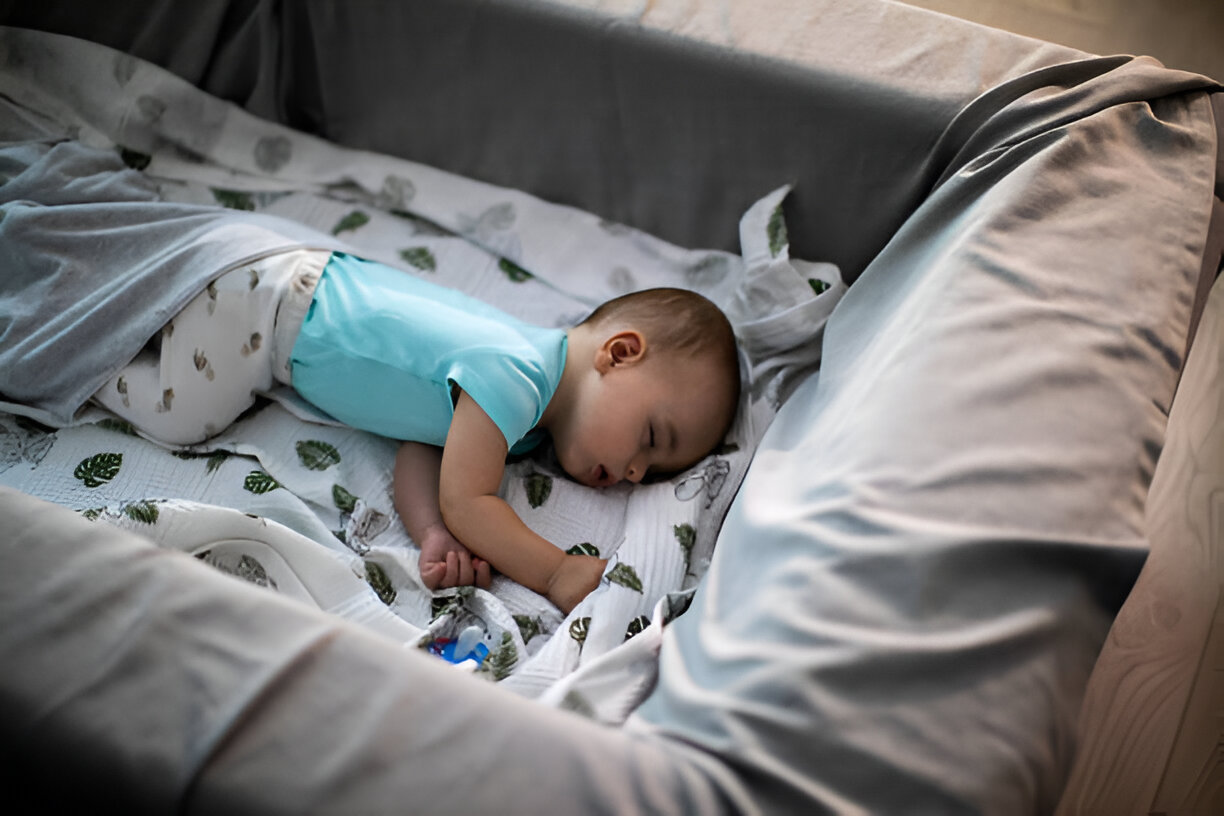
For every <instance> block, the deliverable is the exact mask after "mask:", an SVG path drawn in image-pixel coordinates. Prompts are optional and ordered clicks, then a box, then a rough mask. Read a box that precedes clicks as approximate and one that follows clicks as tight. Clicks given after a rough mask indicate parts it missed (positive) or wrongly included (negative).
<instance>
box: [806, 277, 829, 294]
mask: <svg viewBox="0 0 1224 816" xmlns="http://www.w3.org/2000/svg"><path fill="white" fill-rule="evenodd" d="M808 286H810V287H812V291H813V292H815V293H816V294H818V295H823V294H824V293H825V292H827V291H829V290H830V289H832V288H833V287H832V286H830V285H829V284H827V283H825V282H824V281H822V280H821V279H820V278H808Z"/></svg>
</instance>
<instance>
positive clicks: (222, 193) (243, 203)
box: [210, 187, 255, 210]
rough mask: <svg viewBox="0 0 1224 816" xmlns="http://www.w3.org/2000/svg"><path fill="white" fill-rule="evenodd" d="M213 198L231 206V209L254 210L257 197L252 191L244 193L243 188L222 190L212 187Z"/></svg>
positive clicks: (225, 205)
mask: <svg viewBox="0 0 1224 816" xmlns="http://www.w3.org/2000/svg"><path fill="white" fill-rule="evenodd" d="M210 189H211V190H212V194H213V198H214V199H216V201H217V203H218V204H220V205H221V206H222V207H229V208H230V209H231V210H254V209H255V199H254V198H252V197H251V194H250V193H244V192H242V191H241V190H222V189H221V188H219V187H212V188H210Z"/></svg>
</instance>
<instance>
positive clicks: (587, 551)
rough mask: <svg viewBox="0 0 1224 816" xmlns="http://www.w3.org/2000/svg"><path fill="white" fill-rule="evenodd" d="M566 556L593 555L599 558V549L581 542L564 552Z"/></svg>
mask: <svg viewBox="0 0 1224 816" xmlns="http://www.w3.org/2000/svg"><path fill="white" fill-rule="evenodd" d="M565 553H566V555H593V556H595V557H596V558H598V557H599V549H598V548H597V547H596V546H595V545H594V544H592V543H591V542H589V541H583V542H582V543H581V544H575V545H574V546H572V547H570V548H569V549H568V550H566V551H565Z"/></svg>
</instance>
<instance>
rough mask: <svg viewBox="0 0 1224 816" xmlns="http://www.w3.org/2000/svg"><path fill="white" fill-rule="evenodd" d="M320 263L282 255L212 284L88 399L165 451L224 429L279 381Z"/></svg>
mask: <svg viewBox="0 0 1224 816" xmlns="http://www.w3.org/2000/svg"><path fill="white" fill-rule="evenodd" d="M330 256H331V253H330V252H326V251H320V250H295V251H292V252H284V253H280V254H277V255H273V256H271V257H268V258H264V259H262V260H260V261H257V262H255V263H252V264H247V265H245V266H242V267H239V268H238V269H235V270H233V271H231V272H227V273H226V274H224V275H222V276H221V277H219V278H217V279H216V280H215V281H213V282H212V283H211V284H209V285H208V288H207V289H206V290H205V291H203V292H201V293H200V294H199V295H198V296H197V297H195V298H194V299H192V300H191V302H189V303H188V304H187V305H186V306H185V307H184V308H183V310H182V311H181V312H179V313H178V314H177V315H175V316H174V319H172V320H171V321H170V322H169V323H167V324H166V325H165V326H164V327H163V328H162V330H161V334H160V338H155V339H154V341H153V342H152V343H151V344H150V346H151V347H146V348H145V349H144V350H142V351H141V352H140V354H138V355H137V356H136V359H134V360H132V362H130V363H128V365H127V366H126V367H125V368H124V369H123V370H122V371H120V372H119V373H118V374H116V375H115V376H114V377H113V378H112V379H111V380H110V381H108V382H107V383H106V384H105V385H104V386H102V388H100V389H98V391H97V393H95V394H94V399H95V400H96V401H97V402H98V403H99V404H101V405H102V406H103V407H105V408H107V409H109V410H111V411H113V412H114V413H116V414H118V415H119V416H120V417H122V418H123V419H125V420H127V421H128V422H130V423H132V425H134V426H135V427H136V428H138V429H140V430H141V431H142V432H143V433H145V434H147V435H148V436H150V437H152V438H153V439H156V440H158V441H161V442H164V443H166V444H171V445H190V444H194V443H196V442H201V441H203V440H204V439H207V438H208V437H210V436H213V435H214V434H216V433H219V432H220V431H222V430H224V429H225V427H226V426H227V425H229V424H230V423H231V422H233V421H234V420H235V419H237V418H238V416H239V415H240V414H241V413H242V412H243V411H245V410H246V409H247V408H250V407H251V405H253V404H254V402H255V395H254V393H253V392H255V391H263V390H267V389H268V388H270V387H271V386H272V383H273V381H274V380H275V381H279V382H283V383H288V382H289V370H288V362H289V352H290V351H291V350H292V348H293V342H294V340H295V339H296V338H297V333H298V329H300V328H301V325H302V317H303V316H304V314H305V310H306V307H308V306H309V304H310V296H311V294H312V293H313V291H314V283H315V281H317V280H318V275H319V273H320V272H321V271H322V269H323V267H324V266H325V265H326V263H327V259H328V258H329V257H330ZM282 301H283V302H284V304H285V305H284V307H282V306H281V304H282ZM278 311H279V312H280V316H279V319H278ZM159 340H160V348H157V347H156V346H157V345H158V341H159Z"/></svg>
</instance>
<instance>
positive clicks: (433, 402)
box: [95, 250, 740, 613]
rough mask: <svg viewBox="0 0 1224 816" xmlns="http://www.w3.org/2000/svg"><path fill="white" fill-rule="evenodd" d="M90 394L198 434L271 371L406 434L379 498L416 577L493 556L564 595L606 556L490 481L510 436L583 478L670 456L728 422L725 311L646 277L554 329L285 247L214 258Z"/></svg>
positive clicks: (730, 388) (694, 455) (654, 470)
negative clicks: (251, 258)
mask: <svg viewBox="0 0 1224 816" xmlns="http://www.w3.org/2000/svg"><path fill="white" fill-rule="evenodd" d="M157 343H158V346H157V347H152V346H151V347H149V348H146V350H144V351H142V352H141V354H140V355H139V356H137V358H136V359H135V360H133V361H132V362H131V363H130V364H128V366H126V367H125V368H124V369H123V370H122V371H120V372H119V373H118V374H117V375H116V376H115V377H114V378H113V379H111V380H110V381H109V382H107V383H106V385H104V386H103V387H102V388H101V389H100V390H99V391H98V392H97V394H96V395H95V399H96V400H97V402H99V403H100V404H101V405H103V406H104V407H106V408H108V409H109V410H111V411H113V412H115V413H116V414H118V415H119V416H121V417H123V418H124V419H126V420H128V421H129V422H131V423H132V424H133V425H134V426H136V427H137V428H139V429H140V430H141V431H142V432H143V433H145V434H147V435H148V436H150V437H151V438H153V439H157V440H159V441H161V442H163V443H167V444H172V445H186V444H194V443H198V442H200V441H202V440H204V439H206V438H207V437H209V436H212V435H213V434H216V433H218V432H220V431H221V430H223V429H224V428H225V427H226V426H227V425H228V424H229V423H231V422H233V421H234V420H235V419H236V418H237V417H238V416H239V414H241V413H242V412H243V411H244V410H246V409H247V408H249V407H250V406H251V405H252V404H254V400H255V392H258V391H264V390H266V389H268V388H269V387H271V385H272V384H273V382H275V381H279V382H281V383H284V384H286V385H291V386H292V387H293V388H294V390H295V391H296V392H297V393H298V394H300V395H301V396H302V397H303V398H304V399H305V400H307V401H308V402H310V403H311V404H313V405H314V406H316V407H317V408H319V409H321V410H322V411H325V412H326V413H328V414H330V415H331V416H332V417H334V418H336V419H337V420H339V421H341V422H344V423H345V424H347V425H350V426H352V427H355V428H360V429H362V430H366V431H370V432H372V433H376V434H380V435H383V436H387V437H390V438H393V439H399V440H404V442H403V444H402V445H401V447H400V449H399V451H398V453H397V455H396V460H395V472H394V481H393V489H394V501H395V508H396V511H397V512H398V513H399V515H400V517H401V519H403V522H404V525H405V527H406V528H407V530H408V534H409V535H410V536H411V537H412V539H413V541H415V542H416V543H417V545H418V546H419V547H420V550H421V555H420V573H421V578H422V580H423V581H424V583H425V585H426V586H427V587H429V588H430V589H437V588H444V587H452V586H458V585H464V584H476V585H478V586H482V587H487V586H488V585H489V582H490V576H491V569H496V570H498V571H500V572H501V573H502V574H504V575H506V576H508V577H510V578H511V579H513V580H515V581H517V582H519V583H521V584H523V585H524V586H526V587H528V588H530V589H532V590H534V591H536V592H538V593H540V594H542V595H545V596H547V597H548V598H549V600H551V601H552V602H553V603H554V604H556V605H557V606H558V607H559V608H560V609H561V610H562V611H563V612H566V613H568V612H569V610H570V609H572V608H573V607H574V606H575V605H576V604H577V603H578V602H579V601H580V600H582V598H584V597H585V596H586V595H587V594H588V593H590V592H591V591H592V590H593V589H594V588H595V587H596V586H597V585H598V584H599V581H600V578H601V577H602V575H603V570H604V567H605V561H604V560H603V559H600V558H597V557H594V556H589V555H573V554H567V553H565V552H563V551H562V550H561V549H559V548H558V547H556V546H554V545H553V544H551V543H550V542H548V541H546V540H545V539H544V538H542V537H540V536H539V535H537V534H536V533H534V532H533V531H532V530H531V529H530V528H528V527H527V525H526V524H524V523H523V521H522V520H521V519H519V517H518V516H517V514H515V512H514V510H513V509H511V507H510V506H509V505H508V504H506V502H505V501H504V500H503V499H501V498H500V497H499V495H498V491H499V489H500V487H501V482H502V477H503V473H504V469H505V461H506V456H507V454H509V453H514V454H520V453H524V452H526V451H528V450H530V449H531V448H533V447H535V446H536V445H537V444H539V442H540V441H541V440H542V439H543V437H544V436H545V435H547V436H550V437H551V439H552V443H553V447H554V449H555V451H556V456H557V459H558V461H559V462H560V464H561V466H562V468H564V470H565V471H566V473H568V474H569V475H570V476H571V477H572V478H573V479H575V480H577V481H578V482H581V483H582V484H585V485H589V486H592V487H603V486H607V485H612V484H616V483H618V482H620V481H625V480H627V481H630V482H639V481H641V480H642V479H643V478H644V477H646V476H647V475H648V474H659V473H668V472H674V471H679V470H682V469H684V468H687V467H689V466H690V465H693V464H695V463H696V462H697V461H699V460H700V459H702V458H703V457H704V456H705V455H706V454H708V453H709V452H710V451H711V450H712V449H713V448H714V447H715V446H716V445H717V444H718V443H719V442H720V441H722V439H723V437H724V436H725V434H726V433H727V431H728V430H729V427H730V425H731V422H732V420H733V419H734V416H735V411H736V406H737V404H738V400H739V387H740V377H739V364H738V357H737V352H736V345H735V337H734V334H733V333H732V330H731V326H730V323H729V322H728V321H727V318H726V317H725V316H724V315H723V314H722V312H721V311H719V309H718V308H717V307H716V306H715V305H714V304H713V303H711V302H710V301H709V300H707V299H706V298H704V297H702V296H701V295H698V294H696V293H694V292H689V291H686V290H682V289H648V290H645V291H641V292H635V293H632V294H629V295H624V296H622V297H619V298H616V299H613V300H610V301H608V302H606V303H604V304H603V305H601V306H600V307H599V308H597V309H596V310H595V311H594V312H593V313H592V314H591V315H590V316H589V317H587V318H586V319H585V320H584V321H583V322H582V323H580V324H578V325H577V326H574V327H573V328H571V329H569V330H562V329H551V328H542V327H538V326H533V325H530V324H527V323H524V322H522V321H520V320H518V319H516V318H514V317H512V316H510V315H508V314H505V313H504V312H501V311H500V310H498V309H496V308H494V307H491V306H489V305H488V304H485V303H483V302H482V301H479V300H476V299H474V298H472V297H469V296H467V295H464V294H463V293H461V292H458V291H455V290H452V289H448V288H446V287H442V286H438V285H436V284H432V283H430V282H428V281H425V280H422V279H420V278H418V277H416V276H414V275H410V274H408V273H405V272H402V271H400V270H397V269H394V268H392V267H389V266H385V265H383V264H379V263H376V262H372V261H367V260H364V259H361V258H357V257H354V256H350V255H346V254H343V253H338V252H337V253H331V252H325V251H315V250H299V251H294V252H287V253H281V254H278V255H274V256H271V257H269V258H266V259H264V260H263V261H260V262H258V263H256V264H253V265H250V266H244V267H242V268H240V269H236V270H234V271H231V272H229V273H227V274H225V275H223V276H221V277H220V278H218V279H217V280H215V281H214V282H212V283H211V284H209V286H208V287H207V289H205V291H204V292H202V293H200V294H199V295H198V296H197V297H195V298H194V299H193V300H192V301H191V302H190V303H188V304H187V306H186V307H185V308H184V309H183V310H182V311H181V312H179V313H178V314H177V315H176V316H175V317H174V318H173V319H172V320H171V321H169V322H168V323H167V324H166V326H165V327H164V328H163V329H162V331H161V334H160V336H159V338H157Z"/></svg>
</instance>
